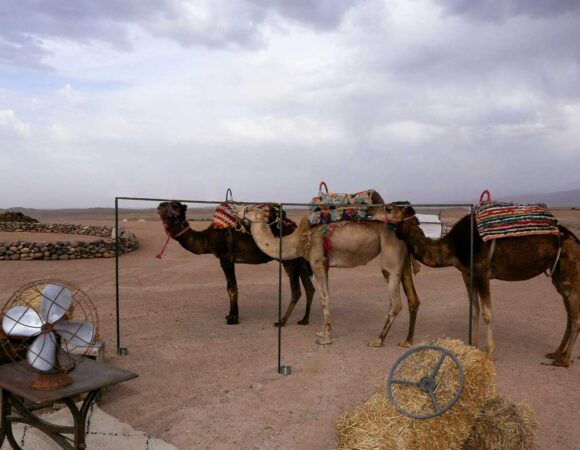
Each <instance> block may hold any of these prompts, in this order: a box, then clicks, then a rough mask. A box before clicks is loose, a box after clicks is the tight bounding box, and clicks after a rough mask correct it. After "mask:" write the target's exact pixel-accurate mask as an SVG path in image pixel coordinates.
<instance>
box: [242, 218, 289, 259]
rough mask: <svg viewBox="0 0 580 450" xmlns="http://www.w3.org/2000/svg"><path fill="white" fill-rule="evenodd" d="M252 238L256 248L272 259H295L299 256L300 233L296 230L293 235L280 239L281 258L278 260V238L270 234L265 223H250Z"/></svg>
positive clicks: (270, 231) (270, 230)
mask: <svg viewBox="0 0 580 450" xmlns="http://www.w3.org/2000/svg"><path fill="white" fill-rule="evenodd" d="M252 237H253V238H254V241H255V242H256V245H257V246H258V248H259V249H260V250H261V251H262V252H264V253H265V254H266V255H268V256H269V257H270V258H272V259H282V260H283V261H285V260H288V259H296V258H298V257H299V256H301V255H300V254H299V253H298V248H299V242H300V232H299V231H298V229H296V230H294V232H293V233H291V234H288V235H286V236H283V237H282V257H281V258H280V237H278V236H275V235H274V233H272V229H271V228H270V226H269V225H268V224H267V223H261V222H260V223H252Z"/></svg>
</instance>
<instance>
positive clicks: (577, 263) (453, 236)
mask: <svg viewBox="0 0 580 450" xmlns="http://www.w3.org/2000/svg"><path fill="white" fill-rule="evenodd" d="M386 216H387V219H388V220H389V221H390V222H395V223H396V224H397V225H396V226H397V236H398V237H399V238H401V239H403V240H404V241H405V242H406V243H407V245H408V246H409V250H410V251H411V253H412V254H413V256H414V257H415V258H417V259H418V260H419V261H420V262H422V263H423V264H425V265H427V266H430V267H449V266H454V267H456V268H457V269H459V270H460V271H461V274H462V275H463V281H464V282H465V285H466V287H467V290H468V292H469V259H470V251H469V247H470V230H471V224H470V218H471V216H469V215H467V216H465V217H463V218H462V219H461V220H459V221H458V222H457V223H456V224H455V226H454V227H453V228H452V229H451V231H449V233H448V234H446V235H445V236H444V237H443V238H441V239H429V238H427V237H425V234H424V233H423V231H422V230H421V228H420V227H419V222H418V220H417V218H416V217H415V211H414V209H413V208H412V207H410V206H408V205H404V204H398V205H397V204H394V205H392V206H391V207H387V212H386ZM558 228H559V229H560V234H559V236H558V235H533V236H522V237H514V238H501V239H497V240H496V244H495V249H494V251H493V254H492V257H491V259H490V246H491V244H490V243H489V242H483V240H482V239H481V238H480V237H479V235H478V233H477V232H476V233H475V236H474V267H473V286H474V298H473V303H472V304H473V309H472V320H473V327H472V335H471V339H472V343H473V345H475V346H477V345H478V343H479V325H478V322H479V307H480V304H479V303H478V301H477V297H479V301H480V302H481V308H482V315H483V320H484V321H485V323H486V326H487V352H488V355H489V357H490V358H491V359H493V358H494V356H495V340H494V338H493V332H492V327H491V322H492V311H491V296H490V290H489V280H490V279H498V280H503V281H520V280H528V279H530V278H533V277H535V276H538V275H540V274H542V273H543V272H545V271H547V270H548V271H549V270H551V269H553V272H552V283H553V284H554V286H555V287H556V289H557V291H558V292H559V293H560V295H561V296H562V299H563V300H564V306H565V307H566V312H567V315H568V318H567V323H566V331H565V333H564V337H563V338H562V342H561V343H560V346H559V347H558V348H557V349H556V351H554V352H553V353H548V354H547V355H546V357H547V358H550V359H553V360H554V362H553V364H554V365H556V366H565V367H567V366H568V365H569V363H570V358H571V354H572V351H573V349H574V344H575V342H576V337H577V335H578V331H579V330H580V241H579V240H578V238H577V237H576V236H575V235H574V234H573V233H572V232H571V231H570V230H568V229H567V228H565V227H563V226H558ZM559 247H561V254H560V257H559V259H558V248H559ZM468 296H469V294H468Z"/></svg>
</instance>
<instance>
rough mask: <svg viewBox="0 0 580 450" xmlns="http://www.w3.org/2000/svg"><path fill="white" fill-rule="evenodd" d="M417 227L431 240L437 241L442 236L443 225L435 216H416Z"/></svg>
mask: <svg viewBox="0 0 580 450" xmlns="http://www.w3.org/2000/svg"><path fill="white" fill-rule="evenodd" d="M417 219H419V226H420V227H421V229H422V230H423V233H425V236H427V237H428V238H431V239H439V238H440V237H441V235H442V234H443V224H442V223H441V219H440V218H439V216H438V215H437V214H417Z"/></svg>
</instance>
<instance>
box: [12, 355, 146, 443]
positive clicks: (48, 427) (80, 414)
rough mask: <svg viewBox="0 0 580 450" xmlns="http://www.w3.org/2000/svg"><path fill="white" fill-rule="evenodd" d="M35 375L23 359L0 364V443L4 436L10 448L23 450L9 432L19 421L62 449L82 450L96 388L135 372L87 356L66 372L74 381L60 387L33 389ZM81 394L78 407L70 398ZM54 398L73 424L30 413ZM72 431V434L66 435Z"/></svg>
mask: <svg viewBox="0 0 580 450" xmlns="http://www.w3.org/2000/svg"><path fill="white" fill-rule="evenodd" d="M37 375H38V373H37V372H32V371H30V369H27V366H26V364H25V363H24V362H17V363H11V364H4V365H1V366H0V388H2V412H1V426H2V429H1V430H0V446H1V445H2V443H3V441H4V437H6V438H8V442H10V445H11V446H12V448H13V449H17V450H22V449H21V447H20V446H19V445H18V444H17V442H16V439H14V435H13V433H12V424H13V423H17V422H20V423H25V424H28V425H30V426H32V427H35V428H38V429H39V430H40V431H42V432H43V433H45V434H46V435H48V436H49V437H50V438H51V439H53V440H54V441H55V442H56V443H58V444H59V445H60V446H61V447H62V448H63V449H67V450H72V449H75V450H76V449H85V448H86V444H85V434H86V419H87V414H88V412H89V409H90V407H91V405H92V404H93V402H94V401H95V397H96V395H97V393H98V391H99V389H101V388H104V387H107V386H111V385H113V384H117V383H122V382H123V381H127V380H130V379H132V378H136V377H137V374H135V373H132V372H128V371H126V370H123V369H119V368H117V367H113V366H111V365H109V364H105V363H102V362H97V361H94V360H92V359H89V358H83V360H82V363H81V364H79V365H78V366H77V367H75V369H74V370H73V371H72V372H70V373H69V375H70V376H71V377H72V378H73V383H72V384H70V385H68V386H65V387H63V388H59V389H51V390H38V389H34V388H33V387H32V381H33V380H34V378H35V377H36V376H37ZM84 393H86V394H87V396H86V397H85V399H84V400H83V402H82V405H81V407H80V409H79V408H78V407H77V405H76V404H75V402H74V400H73V397H74V396H76V395H79V394H84ZM55 401H60V402H62V403H64V404H65V405H66V406H67V407H68V409H69V410H70V412H71V414H72V416H73V419H74V425H72V426H63V425H55V424H52V423H49V422H47V421H45V420H43V419H42V418H41V417H40V416H38V415H35V414H34V413H33V411H34V410H37V409H39V408H42V407H44V406H48V405H50V404H51V403H52V402H55ZM14 413H16V414H14ZM71 434H72V435H73V436H72V437H68V436H65V435H71Z"/></svg>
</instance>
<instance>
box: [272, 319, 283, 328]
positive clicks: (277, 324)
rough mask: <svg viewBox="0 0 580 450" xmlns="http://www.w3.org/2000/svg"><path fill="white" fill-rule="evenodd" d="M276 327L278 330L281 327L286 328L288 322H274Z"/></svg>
mask: <svg viewBox="0 0 580 450" xmlns="http://www.w3.org/2000/svg"><path fill="white" fill-rule="evenodd" d="M274 326H275V327H276V328H278V327H280V326H282V327H284V326H286V321H285V320H283V321H282V322H274Z"/></svg>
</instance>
